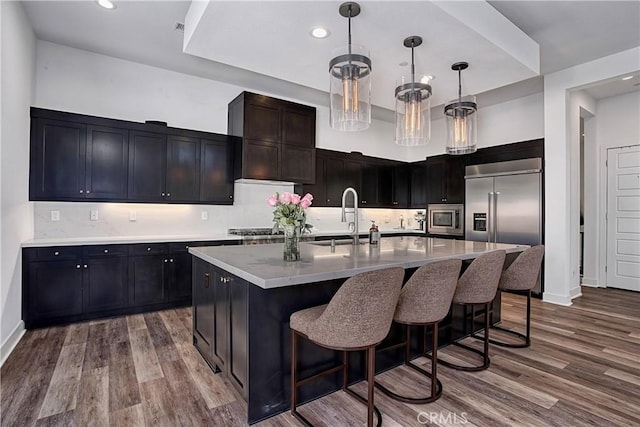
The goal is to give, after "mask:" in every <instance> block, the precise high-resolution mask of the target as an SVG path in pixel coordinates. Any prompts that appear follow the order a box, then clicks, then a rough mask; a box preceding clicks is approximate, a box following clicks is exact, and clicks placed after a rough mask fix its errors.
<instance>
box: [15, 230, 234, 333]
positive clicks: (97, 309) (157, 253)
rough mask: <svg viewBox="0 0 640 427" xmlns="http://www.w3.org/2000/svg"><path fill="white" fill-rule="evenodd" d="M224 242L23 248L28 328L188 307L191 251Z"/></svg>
mask: <svg viewBox="0 0 640 427" xmlns="http://www.w3.org/2000/svg"><path fill="white" fill-rule="evenodd" d="M222 243H223V242H220V241H209V242H183V243H153V244H129V245H88V246H64V247H39V248H25V249H23V271H22V274H23V277H22V289H23V290H22V294H23V298H22V318H23V319H24V322H25V326H26V328H28V329H30V328H36V327H43V326H51V325H56V324H63V323H70V322H76V321H82V320H89V319H97V318H101V317H107V316H118V315H125V314H133V313H141V312H145V311H152V310H161V309H165V308H171V307H179V306H187V305H190V304H191V302H192V295H191V293H192V284H191V283H192V260H191V258H192V257H191V255H190V254H189V253H188V250H189V247H190V246H197V245H204V244H206V245H208V246H217V245H220V244H222ZM235 243H236V242H224V244H235ZM194 290H195V288H194ZM211 300H212V301H213V297H212V299H211Z"/></svg>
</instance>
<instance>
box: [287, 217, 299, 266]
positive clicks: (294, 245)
mask: <svg viewBox="0 0 640 427" xmlns="http://www.w3.org/2000/svg"><path fill="white" fill-rule="evenodd" d="M299 259H300V233H299V232H298V230H297V229H296V227H295V226H294V225H285V227H284V260H285V261H298V260H299Z"/></svg>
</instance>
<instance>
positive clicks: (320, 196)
mask: <svg viewBox="0 0 640 427" xmlns="http://www.w3.org/2000/svg"><path fill="white" fill-rule="evenodd" d="M320 153H321V152H317V153H316V179H315V183H314V184H305V185H304V186H303V187H302V193H311V195H312V196H313V205H312V206H314V207H322V206H327V202H326V191H325V190H326V186H327V183H326V178H325V162H326V161H327V159H326V157H325V156H324V155H322V154H320Z"/></svg>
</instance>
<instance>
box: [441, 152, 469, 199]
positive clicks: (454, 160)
mask: <svg viewBox="0 0 640 427" xmlns="http://www.w3.org/2000/svg"><path fill="white" fill-rule="evenodd" d="M464 168H465V158H464V157H461V156H449V158H448V159H447V167H446V170H445V176H446V181H445V197H446V199H447V200H446V201H447V203H464Z"/></svg>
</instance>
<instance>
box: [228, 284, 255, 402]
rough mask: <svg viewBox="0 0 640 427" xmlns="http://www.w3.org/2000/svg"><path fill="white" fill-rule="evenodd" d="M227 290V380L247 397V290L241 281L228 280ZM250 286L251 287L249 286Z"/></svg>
mask: <svg viewBox="0 0 640 427" xmlns="http://www.w3.org/2000/svg"><path fill="white" fill-rule="evenodd" d="M227 285H228V288H229V311H230V313H229V358H228V372H229V378H230V379H231V381H233V382H234V383H235V385H236V386H237V387H238V388H239V389H240V390H241V391H242V393H243V395H244V396H245V397H246V395H247V391H248V390H247V378H248V354H247V350H248V349H247V340H248V332H249V331H248V322H247V309H248V308H247V307H248V304H247V302H248V295H247V294H248V289H247V283H246V282H245V281H243V280H239V279H238V280H237V279H236V278H230V280H229V282H228V283H227ZM249 286H251V285H249Z"/></svg>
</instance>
